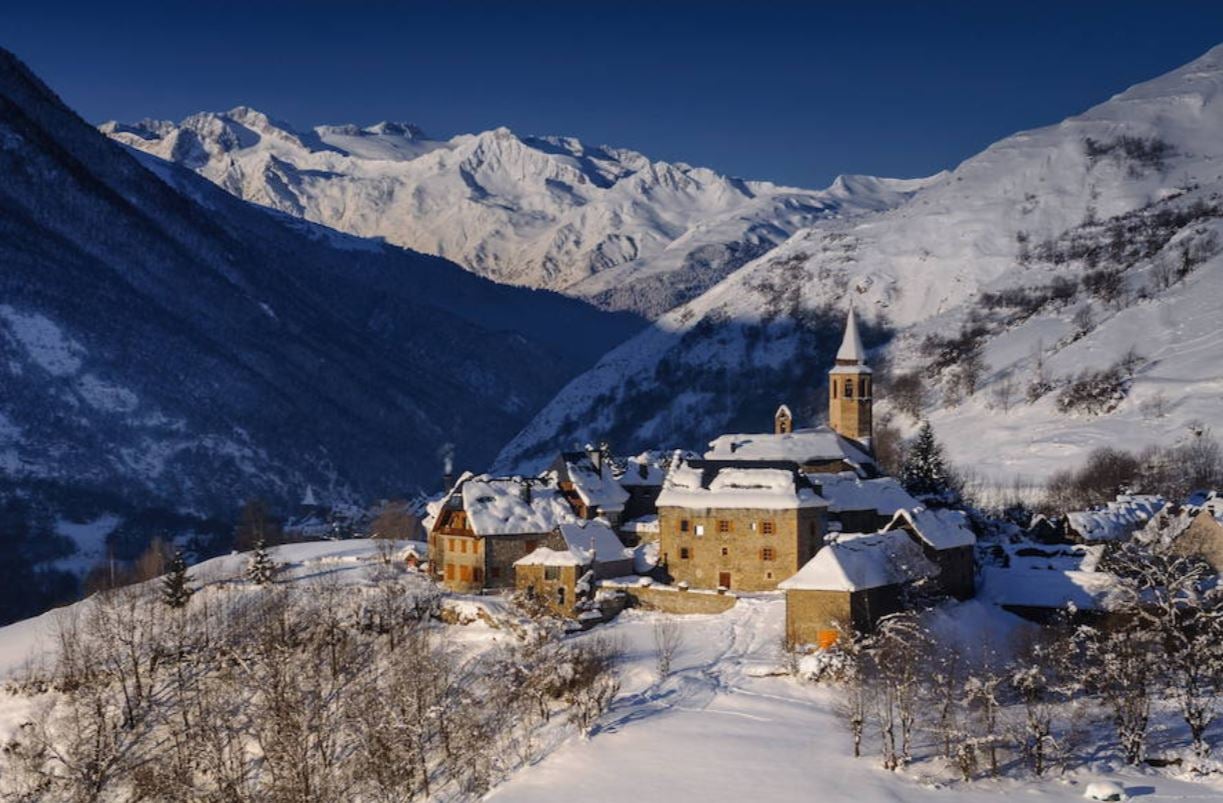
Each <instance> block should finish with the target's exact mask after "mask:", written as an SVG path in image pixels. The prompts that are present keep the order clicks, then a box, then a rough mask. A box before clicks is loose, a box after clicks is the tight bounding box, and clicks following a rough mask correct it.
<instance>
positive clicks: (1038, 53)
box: [0, 0, 1223, 187]
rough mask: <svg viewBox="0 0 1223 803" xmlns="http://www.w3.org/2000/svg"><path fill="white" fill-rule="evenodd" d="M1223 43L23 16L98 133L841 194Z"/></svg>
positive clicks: (1188, 14)
mask: <svg viewBox="0 0 1223 803" xmlns="http://www.w3.org/2000/svg"><path fill="white" fill-rule="evenodd" d="M1221 41H1223V3H1218V2H1213V3H1208V2H1199V3H1187V2H1186V3H1169V2H1153V1H1152V2H1141V3H1139V2H1133V3H1129V2H1109V3H1104V2H1057V3H1053V2H1024V3H994V2H992V0H984V1H983V2H972V3H967V2H966V3H964V4H952V3H918V2H907V3H894V4H876V5H871V6H865V5H864V4H859V3H838V4H827V3H814V2H812V3H802V4H786V3H762V2H756V3H751V4H748V3H743V4H721V3H716V2H705V3H698V2H673V3H666V2H661V1H660V2H655V3H628V4H619V3H614V2H599V3H581V2H578V0H571V2H569V3H565V4H552V3H540V2H535V3H530V2H510V1H509V0H504V1H503V2H435V3H431V4H427V5H425V4H415V3H405V2H377V1H375V0H348V2H343V3H341V2H322V0H296V2H289V0H282V1H281V2H261V1H260V0H248V1H247V2H232V1H231V0H216V1H214V2H191V3H187V2H177V1H176V0H157V2H142V3H131V2H117V1H116V0H94V2H90V3H84V2H81V3H76V2H55V1H54V0H43V2H38V3H36V2H26V1H25V0H17V2H15V3H12V4H9V3H5V8H4V10H3V12H0V45H3V46H4V47H7V48H9V49H11V50H13V51H14V52H16V53H17V55H18V56H19V57H21V58H22V59H24V60H25V61H26V62H27V63H28V64H29V65H30V66H31V67H32V68H33V69H34V70H35V71H36V72H38V73H39V74H40V75H41V76H42V77H43V78H44V79H45V80H46V81H47V82H48V83H50V84H51V86H52V87H53V88H54V89H56V90H57V91H59V93H60V94H61V95H62V96H63V98H64V99H65V100H66V101H67V102H68V103H69V104H70V105H71V106H73V107H74V108H75V109H77V110H78V111H79V112H80V113H81V114H82V115H83V116H84V117H85V118H86V119H88V120H90V121H93V122H101V121H103V120H107V119H112V118H116V119H120V120H133V119H138V118H141V117H148V116H152V117H163V118H172V119H179V118H181V117H183V116H185V115H187V114H190V113H192V112H195V111H200V110H205V109H207V110H222V109H228V108H230V107H233V106H236V105H239V104H246V105H250V106H254V107H255V108H258V109H260V110H262V111H265V112H267V113H269V114H271V115H273V116H275V117H279V118H282V119H285V120H288V121H289V122H291V123H293V124H295V125H298V126H302V127H305V126H309V125H313V124H316V123H324V122H327V123H336V122H359V123H363V124H368V123H374V122H377V121H379V120H383V119H390V120H402V121H409V122H414V123H416V124H418V125H420V126H421V127H423V128H424V129H425V130H426V131H428V132H429V133H430V134H433V135H439V136H446V135H450V134H453V133H459V132H468V131H476V130H483V129H486V128H491V127H495V126H497V125H507V126H509V127H510V128H512V129H514V130H515V131H516V132H518V133H520V134H565V135H571V136H576V137H579V138H581V139H583V140H586V141H588V142H591V143H606V144H611V145H617V146H623V147H630V148H634V149H637V150H640V151H642V152H644V153H646V154H648V155H650V156H651V157H653V158H657V159H667V160H673V161H685V162H689V163H691V164H699V165H707V166H710V167H714V168H716V169H718V170H721V171H724V172H727V173H730V174H733V175H738V176H744V177H748V178H764V179H771V180H774V181H779V182H783V183H789V184H795V185H800V186H809V187H816V186H823V185H825V184H827V183H828V182H829V181H831V179H832V178H833V177H834V176H835V175H836V174H838V173H871V174H875V175H894V176H905V177H908V176H919V175H927V174H929V173H933V172H935V171H937V170H940V169H942V168H945V167H952V166H954V165H955V164H956V163H958V162H959V161H961V160H962V159H964V158H966V157H968V156H971V155H972V154H973V153H975V152H977V151H979V150H980V149H981V148H983V147H985V146H986V145H988V144H989V143H990V142H992V141H994V140H996V139H998V138H1000V137H1002V136H1005V135H1007V134H1010V133H1013V132H1014V131H1017V130H1020V129H1024V128H1032V127H1036V126H1040V125H1045V124H1048V123H1053V122H1056V121H1058V120H1059V119H1061V118H1063V117H1065V116H1068V115H1070V114H1074V113H1076V112H1079V111H1081V110H1083V109H1085V108H1087V107H1088V106H1090V105H1092V104H1094V103H1096V102H1099V101H1102V100H1104V99H1106V98H1107V97H1109V96H1110V95H1112V94H1115V93H1116V92H1119V91H1121V90H1123V89H1124V88H1126V87H1127V86H1129V85H1131V84H1133V83H1135V82H1138V81H1141V80H1145V79H1147V78H1151V77H1154V76H1155V75H1157V74H1159V73H1162V72H1166V71H1167V70H1170V69H1172V68H1174V67H1177V66H1179V65H1180V64H1182V63H1184V62H1186V61H1189V60H1191V59H1193V58H1195V57H1197V56H1198V55H1200V54H1201V53H1202V52H1204V51H1205V50H1207V49H1209V48H1210V47H1212V46H1213V45H1215V44H1218V43H1219V42H1221Z"/></svg>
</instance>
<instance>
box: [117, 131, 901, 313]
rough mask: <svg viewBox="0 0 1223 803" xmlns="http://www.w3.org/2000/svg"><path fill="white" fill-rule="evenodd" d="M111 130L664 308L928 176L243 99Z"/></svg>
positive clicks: (407, 232) (307, 210)
mask: <svg viewBox="0 0 1223 803" xmlns="http://www.w3.org/2000/svg"><path fill="white" fill-rule="evenodd" d="M101 130H102V131H103V132H105V133H106V134H108V135H109V136H111V137H112V138H113V139H115V140H116V141H118V142H122V143H124V144H125V145H128V146H131V147H133V148H136V149H139V150H141V151H143V152H145V153H149V154H153V155H155V156H159V157H161V158H163V159H166V160H168V161H172V162H175V163H177V164H180V165H182V166H184V167H188V168H190V169H192V170H194V171H196V172H197V173H199V174H200V175H202V176H205V177H207V178H209V179H211V180H212V181H214V182H216V183H217V184H218V185H220V186H221V187H224V188H225V189H226V190H228V191H229V192H231V193H233V194H234V195H236V196H238V197H240V198H244V199H246V200H248V201H253V202H255V203H258V204H262V205H264V206H268V207H271V208H273V209H277V210H279V211H282V212H286V213H288V214H291V215H295V216H298V217H302V218H305V219H306V220H310V221H313V222H316V223H321V224H324V225H326V226H329V227H332V228H335V229H338V230H340V231H345V232H348V233H350V234H355V235H358V236H362V237H381V238H383V239H385V240H386V241H387V242H390V243H395V244H397V245H402V246H405V247H408V248H412V249H415V250H417V251H423V252H425V253H429V254H437V255H439V256H443V257H446V258H448V259H453V260H454V261H456V262H458V263H460V264H462V265H464V266H466V267H467V268H468V269H469V270H471V271H472V272H474V273H477V274H480V275H482V276H485V277H488V278H490V279H493V280H495V281H498V282H502V283H507V284H515V285H522V286H526V287H536V288H547V289H552V290H558V291H561V292H564V293H567V294H569V295H573V296H578V297H582V298H588V299H590V300H591V301H593V302H594V303H596V304H598V305H600V306H603V307H606V308H609V309H627V310H634V311H637V312H640V313H643V314H646V315H649V316H651V317H653V316H657V315H660V314H662V313H663V312H666V311H667V310H668V309H671V308H672V307H674V306H676V305H677V304H679V303H682V302H684V301H687V300H689V299H691V298H694V297H696V296H697V295H699V294H700V293H701V292H703V291H704V290H706V289H708V288H709V287H712V286H713V285H714V284H716V283H717V282H718V281H720V280H721V279H722V278H724V277H726V276H727V275H729V274H730V273H731V272H733V271H734V270H735V269H737V268H738V267H740V266H742V265H744V264H745V263H747V262H749V261H751V260H753V259H755V258H757V257H759V256H760V255H762V254H764V253H766V252H768V251H769V250H770V249H772V248H773V247H775V246H776V245H778V244H779V243H781V242H782V241H784V240H785V239H787V238H788V237H789V236H790V235H792V234H794V233H795V232H796V231H798V230H800V229H802V228H804V227H806V226H810V225H812V224H813V223H815V222H817V221H821V220H828V219H838V218H843V217H850V216H855V215H860V214H863V213H867V212H876V211H880V210H883V209H887V208H890V207H893V206H895V205H897V204H899V203H901V202H903V201H904V200H905V199H907V198H908V197H909V195H911V194H912V192H913V191H914V190H916V189H918V188H919V187H920V186H922V182H907V181H894V180H888V179H876V178H869V177H844V178H842V179H838V180H837V182H836V183H835V184H834V185H833V186H831V187H829V188H828V189H826V190H820V191H811V190H801V189H794V188H790V187H780V186H777V185H775V184H770V183H768V182H763V181H745V180H741V179H737V178H730V177H727V176H723V175H719V174H718V173H716V172H714V171H712V170H708V169H704V168H698V167H690V166H688V165H685V164H670V163H667V162H658V161H651V160H650V159H648V158H647V157H645V156H643V155H642V154H640V153H636V152H634V151H630V150H625V149H622V148H611V147H604V146H599V147H594V146H590V145H586V144H584V143H582V142H579V141H578V140H576V139H572V138H568V137H519V136H517V135H516V134H514V133H513V132H512V131H510V130H509V129H506V128H498V129H495V130H493V131H485V132H482V133H479V134H464V135H460V136H456V137H453V138H451V139H448V140H437V139H430V138H429V137H427V136H426V135H425V134H424V133H422V131H421V130H420V129H419V128H417V127H415V126H413V125H409V124H403V123H379V124H378V125H375V126H370V127H367V128H361V127H358V126H355V125H343V126H318V127H316V128H314V129H311V130H309V131H297V130H294V129H293V128H292V127H290V126H289V125H287V124H285V123H282V122H278V121H276V120H273V119H272V118H270V117H268V116H267V115H265V114H263V113H261V112H257V111H255V110H253V109H249V108H246V107H239V108H236V109H232V110H230V111H228V112H224V113H207V112H206V113H201V114H196V115H192V116H191V117H188V118H186V119H185V120H183V121H182V122H180V123H171V122H167V121H158V120H145V121H142V122H138V123H134V124H124V123H115V122H111V123H106V124H104V125H103V126H102V127H101Z"/></svg>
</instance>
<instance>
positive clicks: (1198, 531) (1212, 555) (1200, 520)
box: [1172, 510, 1223, 572]
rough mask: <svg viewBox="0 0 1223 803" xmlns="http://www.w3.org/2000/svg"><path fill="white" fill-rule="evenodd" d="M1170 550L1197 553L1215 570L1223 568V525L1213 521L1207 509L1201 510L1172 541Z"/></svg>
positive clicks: (1179, 553)
mask: <svg viewBox="0 0 1223 803" xmlns="http://www.w3.org/2000/svg"><path fill="white" fill-rule="evenodd" d="M1172 551H1173V552H1175V553H1176V554H1178V555H1197V556H1198V557H1201V558H1202V559H1203V560H1205V561H1206V562H1207V563H1209V564H1210V568H1212V569H1214V570H1215V572H1219V571H1220V570H1223V525H1220V524H1219V522H1217V521H1215V518H1214V516H1212V515H1211V513H1210V511H1209V510H1203V511H1202V512H1201V513H1198V515H1197V516H1196V517H1194V519H1193V521H1192V522H1191V523H1190V524H1189V527H1188V528H1187V529H1186V530H1185V531H1184V532H1183V533H1181V534H1180V535H1179V536H1177V537H1176V539H1175V540H1174V541H1173V542H1172Z"/></svg>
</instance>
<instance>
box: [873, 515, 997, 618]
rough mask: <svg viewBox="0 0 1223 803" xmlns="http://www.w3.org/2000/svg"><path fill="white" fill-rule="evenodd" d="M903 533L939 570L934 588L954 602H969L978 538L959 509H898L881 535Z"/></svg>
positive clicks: (973, 589) (974, 575) (973, 586)
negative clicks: (894, 532) (966, 600)
mask: <svg viewBox="0 0 1223 803" xmlns="http://www.w3.org/2000/svg"><path fill="white" fill-rule="evenodd" d="M896 530H903V531H905V532H906V533H908V534H909V536H910V537H912V538H913V539H914V540H915V541H916V543H917V544H918V545H919V546H920V547H921V548H922V551H923V552H924V553H925V555H926V557H927V558H929V559H930V561H931V562H933V563H934V564H935V565H936V566H938V568H939V574H938V581H937V588H938V591H939V592H941V593H943V594H948V595H950V596H953V597H955V598H956V599H961V600H964V599H969V598H970V597H972V596H973V594H975V593H976V574H977V567H976V554H975V553H976V545H977V536H976V535H975V534H974V533H973V531H972V529H971V528H970V527H969V526H968V517H967V516H966V515H965V514H964V512H963V511H960V510H931V509H928V508H924V507H920V506H919V507H916V508H912V509H907V510H899V511H897V512H896V515H895V516H894V517H893V518H892V520H891V521H890V522H889V523H888V524H887V526H886V527H884V532H893V531H896Z"/></svg>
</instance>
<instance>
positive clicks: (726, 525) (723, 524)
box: [718, 519, 730, 533]
mask: <svg viewBox="0 0 1223 803" xmlns="http://www.w3.org/2000/svg"><path fill="white" fill-rule="evenodd" d="M718 532H720V533H728V532H730V522H729V521H727V520H726V519H718Z"/></svg>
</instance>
